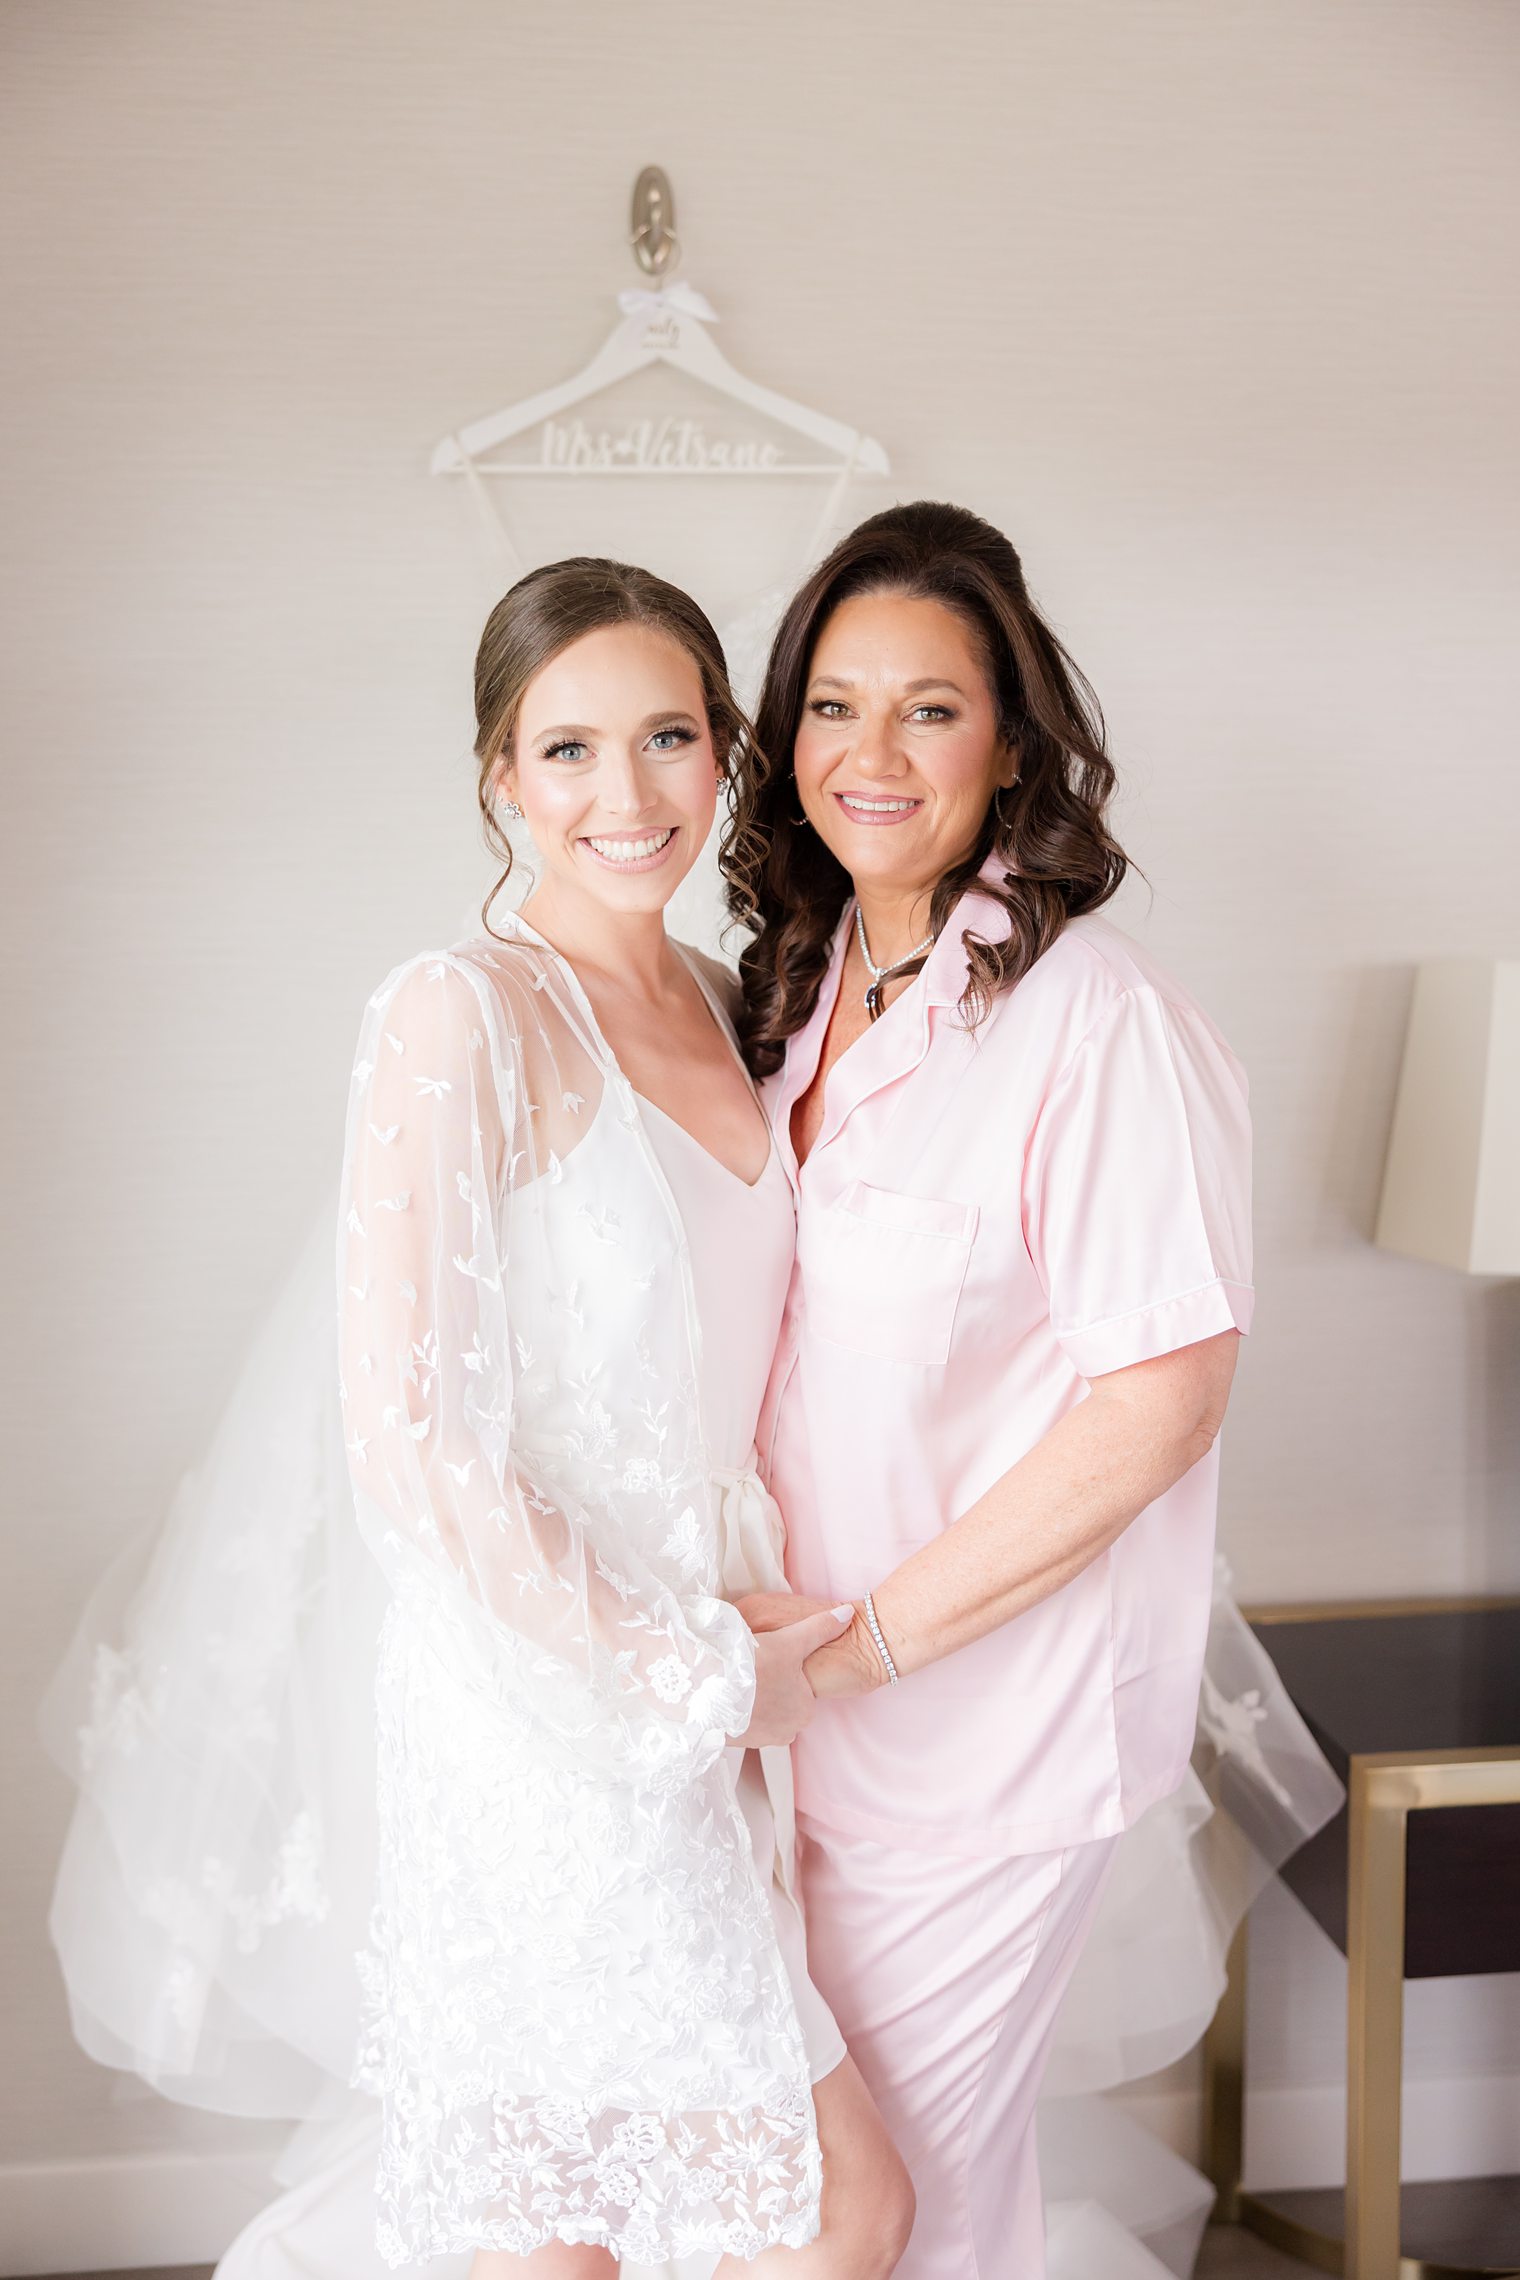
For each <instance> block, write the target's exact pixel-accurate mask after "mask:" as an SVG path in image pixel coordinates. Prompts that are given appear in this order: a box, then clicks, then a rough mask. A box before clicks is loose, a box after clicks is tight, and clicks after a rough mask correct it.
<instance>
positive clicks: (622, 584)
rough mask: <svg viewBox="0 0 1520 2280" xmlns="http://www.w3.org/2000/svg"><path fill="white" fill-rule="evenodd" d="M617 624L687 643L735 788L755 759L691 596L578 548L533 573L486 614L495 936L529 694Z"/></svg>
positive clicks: (480, 719) (485, 772) (478, 742)
mask: <svg viewBox="0 0 1520 2280" xmlns="http://www.w3.org/2000/svg"><path fill="white" fill-rule="evenodd" d="M608 625H644V626H649V627H651V628H652V629H653V630H654V631H655V632H656V633H663V634H665V635H666V636H668V638H669V639H670V640H672V641H674V642H676V643H677V644H678V645H679V647H680V648H682V649H684V650H685V652H686V654H687V656H688V657H689V658H690V659H691V660H692V663H693V664H694V665H695V666H696V668H697V671H698V672H699V673H700V675H701V677H702V697H703V702H704V704H705V706H706V710H707V725H708V728H709V729H710V730H711V732H712V740H713V750H714V752H715V753H716V754H717V757H718V760H719V762H720V764H721V766H722V768H723V771H724V773H725V775H726V776H727V777H728V780H729V783H730V785H731V786H732V785H733V784H734V783H735V782H736V780H737V777H738V775H739V773H740V771H741V770H746V771H747V770H748V769H749V768H750V767H751V766H752V765H753V763H754V760H755V757H756V756H755V753H754V733H755V732H754V730H753V729H752V727H751V726H750V723H749V721H748V719H747V718H746V716H745V715H744V713H742V712H741V711H740V709H739V706H738V704H737V702H736V701H735V698H734V693H733V690H732V689H731V688H730V687H729V681H728V666H727V663H726V662H725V659H724V656H723V644H722V643H721V642H720V641H719V639H718V636H717V635H716V633H715V632H714V631H713V629H712V625H711V623H710V621H709V620H708V618H707V617H706V615H705V614H704V612H703V611H702V610H700V609H699V608H698V607H697V605H696V603H695V602H694V601H693V600H692V598H691V596H690V595H689V594H683V593H682V591H681V589H680V587H679V586H671V585H668V584H667V583H666V581H665V580H664V579H663V578H657V577H656V576H655V574H654V572H653V571H652V570H640V569H638V568H636V567H635V565H634V564H632V563H629V562H609V561H605V560H604V559H603V558H602V557H601V556H599V555H592V554H575V555H571V556H569V557H568V558H567V559H566V560H565V561H563V562H546V563H545V564H544V565H543V566H542V568H540V569H537V570H530V571H529V572H528V575H527V576H526V578H519V579H518V581H517V584H516V585H515V586H513V587H512V588H511V590H510V591H509V592H508V593H506V594H503V596H502V598H501V600H500V601H499V602H498V603H497V605H496V607H495V609H494V610H492V612H491V614H490V616H489V617H488V618H487V619H486V626H485V631H484V633H483V634H482V635H481V637H480V647H479V649H478V650H477V651H476V655H475V728H476V735H475V747H474V749H475V757H476V759H477V760H478V761H479V762H480V778H479V782H478V784H477V786H476V797H477V798H478V800H479V803H480V812H481V815H482V817H483V819H484V822H485V837H486V845H487V846H488V847H489V848H490V850H491V852H492V854H493V855H495V856H496V857H497V859H498V860H499V862H500V863H501V865H502V872H501V876H500V878H499V879H498V880H497V881H496V884H495V885H494V886H493V887H492V889H491V891H490V893H489V894H488V895H487V896H486V899H485V901H484V902H483V903H482V904H481V906H480V916H481V920H482V923H483V924H484V926H485V929H486V932H487V933H488V934H490V933H494V931H495V929H494V928H493V927H492V925H491V920H490V910H491V905H492V903H493V902H495V900H496V897H497V896H498V895H499V894H500V893H501V890H502V888H503V887H504V886H505V885H506V883H507V881H508V879H509V878H510V877H511V875H512V845H511V842H510V840H509V839H508V838H507V836H506V834H505V832H504V831H503V830H502V828H501V826H500V824H499V823H498V822H497V820H496V813H495V802H494V799H493V797H492V784H493V779H494V777H495V776H496V773H497V769H498V766H499V764H500V762H501V761H502V759H503V758H504V757H506V756H507V755H508V753H509V752H510V748H511V744H512V739H513V737H514V736H515V735H516V733H517V719H518V714H519V713H520V711H521V710H522V700H523V694H524V691H525V690H526V689H527V686H528V683H529V682H530V681H531V680H532V679H533V677H534V675H535V674H536V673H539V672H541V671H542V670H543V668H544V666H546V665H547V664H548V663H549V662H550V661H551V659H553V658H555V657H557V656H558V655H559V653H560V651H561V650H563V649H568V648H569V646H570V644H571V642H572V641H579V640H580V638H581V636H582V635H583V634H587V633H596V632H597V631H599V630H600V628H601V627H603V626H608ZM498 939H500V937H498Z"/></svg>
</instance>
